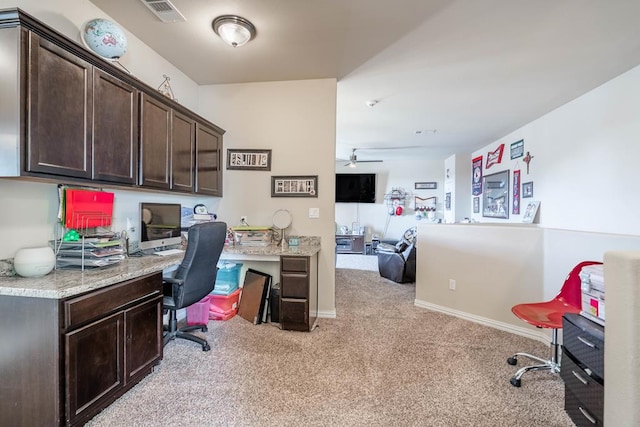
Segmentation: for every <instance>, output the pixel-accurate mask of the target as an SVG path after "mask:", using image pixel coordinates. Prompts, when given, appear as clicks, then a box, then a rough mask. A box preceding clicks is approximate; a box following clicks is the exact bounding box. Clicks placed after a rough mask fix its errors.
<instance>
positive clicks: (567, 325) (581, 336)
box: [562, 314, 604, 379]
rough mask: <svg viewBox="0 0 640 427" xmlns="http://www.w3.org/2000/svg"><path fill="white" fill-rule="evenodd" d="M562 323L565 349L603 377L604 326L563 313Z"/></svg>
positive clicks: (597, 375)
mask: <svg viewBox="0 0 640 427" xmlns="http://www.w3.org/2000/svg"><path fill="white" fill-rule="evenodd" d="M562 324H563V326H562V328H563V330H562V341H563V344H564V347H565V348H566V349H567V351H568V352H569V353H571V355H572V356H573V357H574V359H575V360H578V361H580V365H581V366H584V367H585V368H588V369H590V370H591V371H592V372H593V373H594V374H595V376H596V377H597V378H599V379H604V328H603V327H602V326H600V325H598V324H597V323H594V322H592V321H590V320H588V319H586V318H584V317H582V316H580V315H577V314H573V315H569V314H567V315H565V316H564V319H563V323H562Z"/></svg>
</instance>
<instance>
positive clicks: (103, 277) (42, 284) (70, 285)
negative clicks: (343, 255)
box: [0, 240, 320, 299]
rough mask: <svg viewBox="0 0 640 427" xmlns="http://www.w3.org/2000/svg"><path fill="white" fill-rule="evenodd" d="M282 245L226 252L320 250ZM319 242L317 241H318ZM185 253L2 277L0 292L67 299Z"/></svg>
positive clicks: (235, 248) (308, 252) (234, 248)
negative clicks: (37, 273)
mask: <svg viewBox="0 0 640 427" xmlns="http://www.w3.org/2000/svg"><path fill="white" fill-rule="evenodd" d="M305 243H310V244H305V245H300V246H292V247H289V248H285V249H283V248H281V247H280V246H277V245H269V246H263V247H256V246H249V247H247V246H241V245H239V246H225V247H224V249H223V254H225V253H226V254H239V255H257V256H259V255H264V256H276V255H279V256H281V255H295V256H312V255H315V254H316V253H318V252H319V251H320V243H319V242H316V241H314V240H312V241H310V242H305ZM316 243H317V244H316ZM183 256H184V254H177V255H169V256H156V255H147V256H141V257H130V258H127V259H125V260H123V261H121V262H119V263H118V264H115V265H111V266H109V267H102V268H92V269H85V271H82V270H80V269H67V268H65V269H57V270H54V271H52V272H51V273H49V274H47V275H46V276H44V277H20V276H8V277H0V295H12V296H22V297H34V298H49V299H63V298H68V297H71V296H74V295H78V294H81V293H84V292H88V291H92V290H94V289H99V288H103V287H105V286H109V285H112V284H114V283H118V282H123V281H125V280H130V279H135V278H136V277H140V276H144V275H146V274H150V273H156V272H159V271H162V270H164V269H166V268H168V267H171V266H175V265H177V264H179V263H180V261H181V260H182V257H183Z"/></svg>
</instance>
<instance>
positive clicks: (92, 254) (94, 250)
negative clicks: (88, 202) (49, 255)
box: [49, 212, 126, 271]
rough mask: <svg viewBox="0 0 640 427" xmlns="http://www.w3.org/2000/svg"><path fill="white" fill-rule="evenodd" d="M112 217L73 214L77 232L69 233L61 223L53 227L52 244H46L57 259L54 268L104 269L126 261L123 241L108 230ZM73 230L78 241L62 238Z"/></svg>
mask: <svg viewBox="0 0 640 427" xmlns="http://www.w3.org/2000/svg"><path fill="white" fill-rule="evenodd" d="M112 219H113V218H112V217H111V216H110V215H105V214H104V213H101V212H76V213H74V220H73V223H74V224H76V225H80V227H78V229H69V228H66V227H64V226H63V225H62V224H61V223H60V224H58V226H57V227H56V233H55V240H52V241H50V242H49V244H50V245H51V247H52V248H53V251H54V253H55V255H56V268H65V267H69V268H80V269H82V270H83V271H84V270H85V268H95V267H106V266H109V265H113V264H117V263H119V262H120V261H122V260H123V259H125V258H126V249H125V244H124V242H125V240H124V239H121V238H120V236H119V235H118V234H117V233H114V232H112V231H111V230H110V226H111V224H112ZM73 230H75V231H76V232H77V234H78V238H77V240H76V239H74V240H65V238H64V236H65V235H67V234H68V233H69V232H72V231H73Z"/></svg>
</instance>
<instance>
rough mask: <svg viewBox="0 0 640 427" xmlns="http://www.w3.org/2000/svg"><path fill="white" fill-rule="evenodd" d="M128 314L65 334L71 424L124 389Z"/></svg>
mask: <svg viewBox="0 0 640 427" xmlns="http://www.w3.org/2000/svg"><path fill="white" fill-rule="evenodd" d="M123 334H124V314H123V313H116V314H113V315H111V316H108V317H106V318H104V319H100V320H98V321H96V322H93V323H91V324H89V325H87V326H85V327H82V328H80V329H77V330H75V331H73V332H71V333H68V334H65V348H66V353H67V356H66V366H65V371H66V375H65V398H66V399H65V400H66V403H67V404H66V413H67V420H68V421H69V422H71V423H73V422H75V421H76V420H78V419H80V418H81V417H83V416H84V415H85V414H87V413H88V414H91V413H92V412H93V410H94V409H95V408H96V407H98V406H100V403H101V400H106V399H108V397H109V396H110V395H111V394H113V393H114V392H116V391H117V390H118V389H120V388H122V386H123V385H124V340H123Z"/></svg>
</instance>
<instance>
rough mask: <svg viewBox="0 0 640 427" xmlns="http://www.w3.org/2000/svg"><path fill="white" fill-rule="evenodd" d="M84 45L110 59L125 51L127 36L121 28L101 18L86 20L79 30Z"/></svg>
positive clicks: (118, 56) (119, 55)
mask: <svg viewBox="0 0 640 427" xmlns="http://www.w3.org/2000/svg"><path fill="white" fill-rule="evenodd" d="M80 38H81V39H82V42H83V43H84V45H85V46H86V47H87V48H89V49H91V50H92V51H94V52H95V53H97V54H98V55H100V56H102V57H103V58H106V59H108V60H111V61H115V60H117V59H118V58H120V57H121V56H122V55H124V53H125V52H126V51H127V37H126V36H125V35H124V31H123V30H122V28H120V27H118V26H117V25H116V24H114V23H113V22H111V21H108V20H106V19H102V18H96V19H92V20H90V21H87V22H86V23H85V24H84V25H83V26H82V29H81V30H80Z"/></svg>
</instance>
